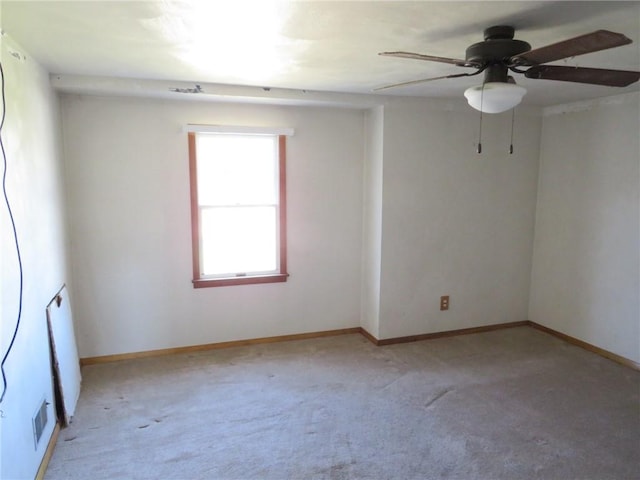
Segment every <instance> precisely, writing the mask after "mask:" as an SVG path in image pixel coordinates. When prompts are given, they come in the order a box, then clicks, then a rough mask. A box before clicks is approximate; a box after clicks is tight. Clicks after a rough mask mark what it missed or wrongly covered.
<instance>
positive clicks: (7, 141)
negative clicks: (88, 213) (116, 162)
mask: <svg viewBox="0 0 640 480" xmlns="http://www.w3.org/2000/svg"><path fill="white" fill-rule="evenodd" d="M0 39H1V40H0V41H1V42H2V45H1V50H2V56H1V59H2V66H3V69H4V76H5V95H6V118H5V124H4V127H3V129H2V140H3V142H4V147H5V151H6V157H7V179H6V185H7V194H8V196H9V200H10V204H11V207H12V211H13V216H14V219H15V223H16V228H17V232H18V240H19V245H20V252H21V257H22V264H23V269H24V274H23V279H24V292H23V293H24V296H23V300H22V318H21V321H20V328H19V330H18V333H17V336H16V340H15V343H14V346H13V349H12V351H11V352H10V354H9V356H8V357H7V361H6V363H5V372H6V377H7V383H8V387H7V390H6V396H5V398H4V400H3V402H2V404H0V409H1V410H2V412H3V418H1V419H0V429H1V434H0V435H1V439H0V458H1V459H2V460H1V465H0V477H1V478H6V479H23V478H24V479H31V478H34V476H35V474H36V472H37V470H38V467H39V465H40V461H41V460H42V457H43V455H44V451H45V449H46V447H47V443H48V440H49V438H50V436H51V433H52V431H53V426H54V424H55V413H54V410H53V406H52V405H53V392H52V385H51V365H50V360H49V341H48V334H47V320H46V307H47V304H48V303H49V301H50V300H51V298H52V297H53V296H54V295H55V294H56V292H57V291H58V290H59V289H60V287H61V286H62V284H63V283H64V282H68V281H69V278H68V276H67V271H68V269H67V260H66V246H67V245H66V236H65V219H64V215H63V205H64V198H63V188H64V187H63V173H62V161H61V156H60V141H59V137H60V135H59V133H60V129H59V110H58V101H57V96H56V94H55V93H54V92H53V91H52V89H51V87H50V85H49V76H48V74H47V73H46V72H45V71H44V70H43V69H42V68H41V67H40V66H39V65H38V64H37V63H35V62H34V61H33V59H32V58H31V57H30V56H29V54H28V53H27V52H25V51H24V50H23V49H22V48H21V47H20V46H19V45H17V44H15V43H14V42H13V41H12V40H11V38H10V36H8V35H3V36H2V37H0ZM10 52H13V53H19V54H20V55H24V56H26V58H23V59H22V60H19V59H17V58H15V57H14V56H12V55H11V53H10ZM0 240H1V252H0V253H1V255H0V259H1V261H0V264H1V268H0V271H1V272H2V273H1V275H2V277H1V278H2V285H1V289H0V290H1V292H2V294H1V295H2V298H1V301H2V303H1V310H0V313H1V318H0V325H1V332H0V334H1V335H0V340H1V342H0V345H1V348H0V351H1V355H2V356H4V355H5V352H6V351H7V349H8V348H9V343H10V342H11V337H12V335H13V332H14V329H15V326H16V322H17V315H18V308H19V284H20V279H19V278H20V275H19V267H18V260H17V258H18V257H17V252H16V248H15V243H14V239H13V232H12V229H11V223H10V220H9V215H8V211H7V208H6V205H5V203H4V198H3V199H2V204H1V205H0ZM43 399H44V400H46V401H47V402H49V403H50V404H51V405H49V407H48V412H47V413H48V418H49V422H48V424H47V427H46V429H45V431H44V432H43V435H42V438H41V440H40V442H39V444H38V446H37V448H36V446H35V444H34V435H33V429H32V424H31V420H32V418H33V416H34V414H35V413H36V410H37V409H38V408H39V407H40V405H41V402H42V400H43Z"/></svg>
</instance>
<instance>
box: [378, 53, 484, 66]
mask: <svg viewBox="0 0 640 480" xmlns="http://www.w3.org/2000/svg"><path fill="white" fill-rule="evenodd" d="M378 55H382V56H384V57H399V58H411V59H414V60H427V61H429V62H440V63H450V64H452V65H458V66H459V67H470V66H473V65H470V64H468V63H467V62H466V61H464V60H460V59H457V58H446V57H434V56H433V55H423V54H421V53H411V52H380V53H379V54H378Z"/></svg>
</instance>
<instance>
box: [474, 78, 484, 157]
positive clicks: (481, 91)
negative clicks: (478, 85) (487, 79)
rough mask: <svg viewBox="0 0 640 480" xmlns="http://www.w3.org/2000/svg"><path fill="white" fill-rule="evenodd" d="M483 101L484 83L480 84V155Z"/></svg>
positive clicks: (479, 151) (480, 151) (479, 147)
mask: <svg viewBox="0 0 640 480" xmlns="http://www.w3.org/2000/svg"><path fill="white" fill-rule="evenodd" d="M483 100H484V83H483V84H482V90H480V131H479V132H478V149H477V150H476V151H477V152H478V153H482V103H483Z"/></svg>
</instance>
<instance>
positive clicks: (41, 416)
mask: <svg viewBox="0 0 640 480" xmlns="http://www.w3.org/2000/svg"><path fill="white" fill-rule="evenodd" d="M46 426H47V401H46V400H42V404H41V405H40V408H38V410H37V411H36V414H35V415H34V416H33V438H34V441H35V447H36V450H37V449H38V443H39V442H40V438H41V437H42V433H43V432H44V429H45V427H46Z"/></svg>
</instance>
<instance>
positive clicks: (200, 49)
mask: <svg viewBox="0 0 640 480" xmlns="http://www.w3.org/2000/svg"><path fill="white" fill-rule="evenodd" d="M0 19H1V22H2V30H3V32H4V34H5V35H6V36H8V37H10V38H11V39H13V40H14V41H16V42H18V43H19V44H20V45H21V46H22V47H23V48H24V49H25V51H26V52H28V54H29V55H33V57H35V58H36V59H37V60H38V61H39V62H40V63H41V64H42V65H44V66H45V68H47V69H48V70H49V71H50V72H51V73H54V74H61V75H65V76H75V75H82V76H90V77H94V76H97V77H122V78H135V79H146V80H162V81H176V82H178V81H182V82H191V83H194V84H195V83H198V84H203V85H205V84H229V85H250V86H259V87H272V88H279V89H280V88H285V89H296V90H311V91H328V92H346V93H359V94H370V93H371V92H372V89H374V88H376V87H380V86H383V85H386V84H390V83H397V82H402V81H407V80H414V79H419V78H427V77H432V76H440V75H447V74H450V73H463V72H466V71H472V70H469V69H464V68H463V67H456V66H454V65H448V64H441V63H433V62H423V61H418V60H408V59H398V58H389V57H381V56H378V55H377V53H378V52H381V51H390V50H405V51H412V52H418V53H425V54H429V55H436V56H444V57H454V58H464V52H465V49H466V47H467V46H469V45H470V44H472V43H475V42H479V41H481V40H482V39H483V38H482V31H483V29H484V28H486V27H489V26H492V25H501V24H502V25H505V24H506V25H512V26H513V27H515V28H516V38H518V39H521V40H525V41H527V42H529V43H530V44H531V45H532V48H537V47H540V46H543V45H547V44H549V43H555V42H557V41H560V40H564V39H566V38H569V37H573V36H577V35H581V34H584V33H588V32H591V31H594V30H597V29H607V30H612V31H615V32H620V33H623V34H625V35H626V36H628V37H629V38H631V39H632V40H633V42H634V43H633V44H631V45H626V46H623V47H618V48H614V49H610V50H606V51H603V52H596V53H592V54H587V55H583V56H580V57H575V58H572V59H569V60H565V61H560V62H556V63H559V64H565V65H577V66H589V67H599V68H613V69H620V70H640V2H553V1H543V2H518V1H509V2H506V1H498V2H480V1H477V2H457V1H449V2H428V1H417V2H397V1H392V2H382V1H348V2H334V1H270V0H257V1H241V0H227V1H215V0H209V1H207V0H202V1H197V0H184V1H170V0H161V1H125V2H115V1H75V2H59V1H17V2H15V1H4V0H3V1H2V2H1V3H0ZM5 38H6V37H5ZM516 80H517V82H518V84H520V85H522V86H524V87H526V88H527V90H528V93H527V95H526V97H525V101H524V103H525V104H529V105H552V104H558V103H566V102H570V101H576V100H583V99H589V98H596V97H603V96H608V95H613V94H617V93H625V92H629V91H635V90H638V89H639V88H640V83H638V82H636V83H635V84H633V85H631V86H629V87H626V88H622V89H621V88H611V87H603V86H589V85H582V84H577V83H566V82H555V81H548V80H531V79H526V78H524V76H522V75H520V76H517V78H516ZM480 82H481V80H480V77H471V78H458V79H449V80H439V81H434V82H429V83H424V84H420V85H416V86H411V87H402V88H396V89H391V90H385V91H384V95H415V96H426V97H445V98H452V97H455V98H461V97H462V92H463V91H464V90H465V89H466V88H467V87H468V86H471V85H475V84H478V83H480Z"/></svg>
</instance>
